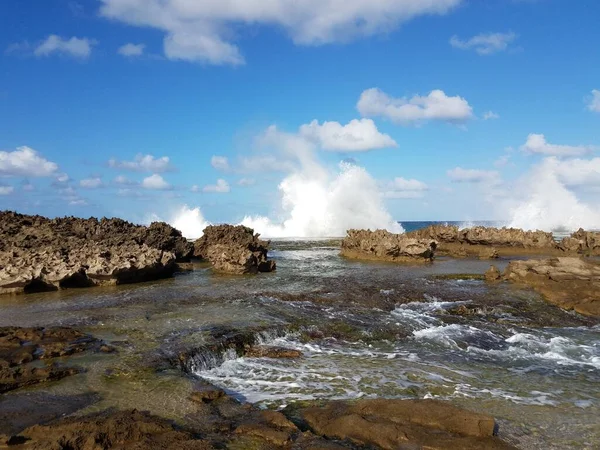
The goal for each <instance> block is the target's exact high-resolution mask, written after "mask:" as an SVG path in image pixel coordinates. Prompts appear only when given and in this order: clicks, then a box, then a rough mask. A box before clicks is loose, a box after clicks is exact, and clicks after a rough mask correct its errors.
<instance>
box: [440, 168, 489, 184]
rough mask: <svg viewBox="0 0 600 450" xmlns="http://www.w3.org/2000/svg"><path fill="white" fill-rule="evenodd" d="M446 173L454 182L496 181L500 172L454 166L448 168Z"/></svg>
mask: <svg viewBox="0 0 600 450" xmlns="http://www.w3.org/2000/svg"><path fill="white" fill-rule="evenodd" d="M447 174H448V177H449V178H450V179H451V180H452V181H454V182H456V183H497V182H499V180H500V174H499V173H498V172H497V171H495V170H480V169H463V168H462V167H455V168H454V169H452V170H449V171H448V172H447Z"/></svg>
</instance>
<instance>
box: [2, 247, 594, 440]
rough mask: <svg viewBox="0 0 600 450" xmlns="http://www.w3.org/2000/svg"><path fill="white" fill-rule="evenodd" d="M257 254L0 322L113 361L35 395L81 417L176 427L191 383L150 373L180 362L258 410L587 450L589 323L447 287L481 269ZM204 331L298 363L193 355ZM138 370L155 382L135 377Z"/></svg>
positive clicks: (532, 298) (475, 288)
mask: <svg viewBox="0 0 600 450" xmlns="http://www.w3.org/2000/svg"><path fill="white" fill-rule="evenodd" d="M271 256H272V257H273V258H274V259H275V260H276V261H277V265H278V270H277V272H275V273H272V274H261V275H259V276H255V277H228V276H218V275H215V274H213V273H212V272H211V271H210V269H209V268H208V267H207V266H206V265H198V266H197V267H196V270H195V271H194V272H191V273H185V274H181V275H178V276H176V277H175V278H174V279H171V280H165V281H161V282H157V283H148V284H142V285H132V286H120V287H114V288H96V289H86V290H71V291H63V292H57V293H49V294H35V295H30V296H26V297H10V298H8V297H7V298H4V299H2V300H1V302H2V303H1V304H0V325H20V326H31V325H69V326H78V327H83V328H84V329H85V330H87V331H89V332H91V333H93V334H94V335H96V336H99V337H101V338H103V339H106V340H108V341H110V342H113V343H114V345H116V346H117V347H118V348H119V353H118V354H117V355H91V356H89V355H88V356H79V357H76V358H75V362H77V363H78V364H80V365H82V366H84V367H86V368H87V369H88V371H87V373H85V374H82V375H78V376H76V377H72V378H69V379H65V380H63V381H61V382H59V383H55V384H54V385H49V386H45V387H44V389H45V391H47V392H49V393H50V394H52V395H75V394H78V395H80V394H83V393H85V392H89V391H93V392H95V393H98V395H99V398H101V400H99V401H98V402H97V403H95V404H94V405H92V406H90V407H88V408H87V409H86V411H92V410H94V409H102V408H106V407H110V406H117V407H137V408H140V409H149V410H151V411H152V412H154V413H157V414H161V415H163V416H167V417H172V418H175V419H181V418H183V417H185V415H186V414H187V413H189V412H190V411H187V410H186V409H185V406H184V403H183V402H181V401H180V400H181V398H184V397H185V396H186V395H187V394H188V390H189V387H188V384H186V383H188V380H189V379H190V378H189V376H187V378H186V377H182V376H181V372H180V371H179V370H175V369H171V368H169V367H168V365H167V364H165V363H164V361H165V360H166V359H168V358H172V357H173V356H174V355H176V354H177V352H179V351H181V350H182V349H184V350H190V349H193V351H189V352H188V354H189V355H190V356H189V359H188V360H187V361H186V362H185V364H186V368H187V369H188V370H189V371H191V376H192V377H198V378H202V379H204V380H207V381H209V382H211V383H213V384H215V385H218V386H220V387H222V388H224V389H226V390H227V391H228V393H230V394H231V395H234V396H236V397H238V398H239V399H241V400H245V401H249V402H253V403H257V404H259V405H262V406H265V407H283V406H285V405H287V404H289V403H290V402H293V401H300V400H313V399H323V398H327V399H347V398H360V397H376V396H379V397H400V398H438V399H445V400H449V401H451V402H453V403H455V404H457V405H459V406H464V407H467V408H470V409H473V410H477V411H482V412H488V413H490V414H493V415H494V416H495V417H496V418H497V419H498V421H499V423H500V426H501V428H500V431H501V436H502V437H503V438H505V439H507V440H509V441H510V442H512V443H514V444H515V445H517V446H518V447H520V448H533V449H550V448H551V449H562V448H589V449H592V448H600V420H599V417H600V327H599V326H598V324H597V322H596V323H594V322H593V321H590V320H587V319H585V318H582V317H580V316H577V315H576V314H572V313H567V312H564V311H562V310H559V309H557V308H554V307H552V306H549V305H547V304H546V303H545V302H543V301H542V300H541V299H540V297H539V296H538V295H537V294H535V293H533V292H531V291H528V290H519V289H516V288H514V287H512V286H510V285H504V284H501V285H493V286H492V285H486V284H485V283H484V282H483V281H480V280H478V279H473V277H470V276H467V275H461V274H482V273H483V272H484V271H485V270H486V269H487V268H488V267H489V263H488V262H485V261H479V260H469V259H466V260H451V259H444V258H441V259H439V260H437V261H436V262H435V263H434V264H432V265H428V266H420V267H410V266H402V265H395V264H386V263H373V262H360V261H350V260H346V259H344V258H341V257H340V256H339V247H338V243H337V242H333V241H308V240H304V241H293V242H290V241H276V242H274V244H273V251H272V252H271ZM504 264H506V262H504ZM502 265H503V263H502V262H501V263H500V266H502ZM215 329H227V330H242V331H244V330H246V331H249V332H251V333H254V337H255V340H256V341H257V342H258V343H263V344H268V345H276V346H281V347H287V348H293V349H298V350H301V351H302V353H303V357H301V358H297V359H266V358H249V357H240V356H238V354H237V353H236V352H235V351H234V350H223V351H222V352H219V351H218V350H214V348H212V347H211V349H210V350H207V349H205V350H202V349H203V348H204V347H203V346H204V345H205V344H206V343H207V342H209V339H211V337H210V336H214V330H215ZM211 333H212V334H211ZM207 348H208V347H207ZM152 365H154V367H159V369H160V370H159V371H158V372H157V371H156V370H155V369H152V370H146V369H145V368H146V367H150V366H152ZM181 420H183V419H181Z"/></svg>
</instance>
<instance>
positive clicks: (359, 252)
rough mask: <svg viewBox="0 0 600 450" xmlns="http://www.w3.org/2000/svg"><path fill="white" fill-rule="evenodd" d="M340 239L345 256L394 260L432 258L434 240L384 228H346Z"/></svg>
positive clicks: (425, 259)
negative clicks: (412, 236) (343, 236)
mask: <svg viewBox="0 0 600 450" xmlns="http://www.w3.org/2000/svg"><path fill="white" fill-rule="evenodd" d="M346 233H347V235H346V237H345V238H344V239H343V240H342V255H343V256H345V257H347V258H355V259H372V260H382V261H395V262H419V263H422V262H429V261H431V260H433V257H434V253H435V249H436V245H437V244H436V242H435V241H434V240H433V239H414V238H410V237H408V236H407V235H405V234H394V233H390V232H389V231H386V230H377V231H371V230H348V231H347V232H346Z"/></svg>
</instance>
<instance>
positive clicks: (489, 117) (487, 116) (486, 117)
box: [483, 111, 500, 120]
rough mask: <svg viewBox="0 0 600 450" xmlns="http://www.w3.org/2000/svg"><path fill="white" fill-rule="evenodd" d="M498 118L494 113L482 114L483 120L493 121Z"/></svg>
mask: <svg viewBox="0 0 600 450" xmlns="http://www.w3.org/2000/svg"><path fill="white" fill-rule="evenodd" d="M499 118H500V116H499V115H498V114H496V113H495V112H494V111H486V112H484V113H483V120H495V119H499Z"/></svg>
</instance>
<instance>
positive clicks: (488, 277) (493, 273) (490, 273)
mask: <svg viewBox="0 0 600 450" xmlns="http://www.w3.org/2000/svg"><path fill="white" fill-rule="evenodd" d="M501 279H502V273H501V272H500V271H499V270H498V268H497V267H496V266H490V268H489V269H488V270H487V272H486V273H485V281H489V282H492V283H493V282H495V281H499V280H501Z"/></svg>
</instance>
